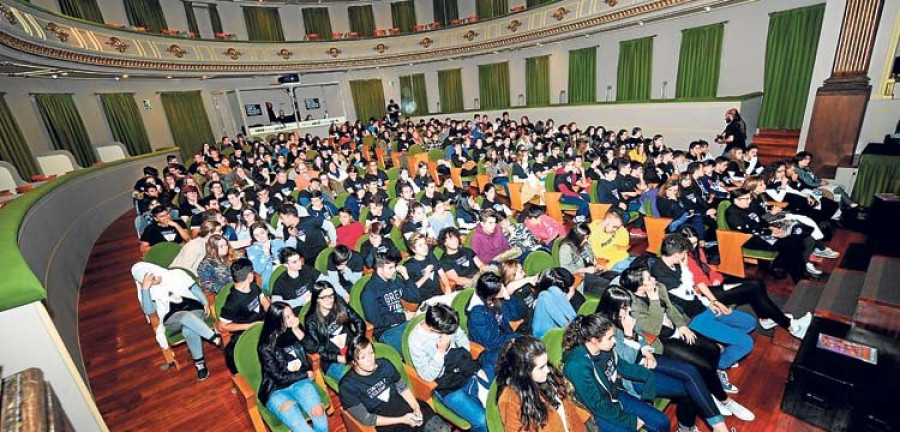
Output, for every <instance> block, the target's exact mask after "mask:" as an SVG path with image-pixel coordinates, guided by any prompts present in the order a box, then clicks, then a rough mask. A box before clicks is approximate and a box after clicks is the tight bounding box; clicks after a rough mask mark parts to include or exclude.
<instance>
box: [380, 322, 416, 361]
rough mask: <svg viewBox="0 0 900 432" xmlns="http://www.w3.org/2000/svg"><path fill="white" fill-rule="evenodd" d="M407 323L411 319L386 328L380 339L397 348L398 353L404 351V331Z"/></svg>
mask: <svg viewBox="0 0 900 432" xmlns="http://www.w3.org/2000/svg"><path fill="white" fill-rule="evenodd" d="M407 324H409V321H405V322H402V323H400V324H398V325H395V326H393V327H391V328H389V329H387V330H385V331H384V333H382V334H381V337H380V338H378V339H379V340H380V341H381V343H384V344H388V345H389V346H390V347H391V348H393V349H395V350H397V352H398V353H402V352H403V331H404V330H406V326H407Z"/></svg>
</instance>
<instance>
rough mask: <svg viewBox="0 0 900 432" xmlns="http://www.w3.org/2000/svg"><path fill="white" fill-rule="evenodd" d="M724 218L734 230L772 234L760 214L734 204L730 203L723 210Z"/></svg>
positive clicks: (758, 234)
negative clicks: (726, 208)
mask: <svg viewBox="0 0 900 432" xmlns="http://www.w3.org/2000/svg"><path fill="white" fill-rule="evenodd" d="M725 220H726V221H727V222H728V226H729V227H730V228H731V229H733V230H735V231H740V232H742V233H747V234H753V235H756V236H763V237H765V236H768V235H771V234H772V230H771V229H770V228H769V223H768V222H766V221H765V220H764V219H763V218H762V217H761V215H759V214H757V213H755V212H752V211H750V210H749V209H742V208H740V207H738V206H736V205H731V206H729V207H728V210H725Z"/></svg>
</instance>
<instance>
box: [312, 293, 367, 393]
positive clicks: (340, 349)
mask: <svg viewBox="0 0 900 432" xmlns="http://www.w3.org/2000/svg"><path fill="white" fill-rule="evenodd" d="M310 292H311V293H312V299H311V300H310V307H309V310H308V311H307V312H306V316H305V317H304V324H305V325H304V327H305V328H306V333H307V335H308V337H309V338H311V339H312V341H313V343H314V344H315V347H316V352H318V353H319V358H320V359H321V360H320V361H321V364H322V370H323V371H324V372H325V374H326V375H328V376H330V377H332V378H334V379H336V380H340V379H341V377H343V376H344V372H345V371H346V369H347V366H348V365H349V364H350V362H349V361H347V343H348V342H349V341H350V339H353V337H354V336H357V335H361V334H363V333H364V332H365V331H366V323H365V322H364V321H363V319H362V318H361V317H360V316H359V314H357V313H356V311H354V310H353V309H352V308H350V306H349V305H348V304H347V302H346V301H345V300H344V299H343V297H341V296H339V295H337V292H336V291H335V289H334V287H333V286H332V285H331V283H329V282H328V281H318V282H316V283H315V284H313V286H312V288H311V289H310Z"/></svg>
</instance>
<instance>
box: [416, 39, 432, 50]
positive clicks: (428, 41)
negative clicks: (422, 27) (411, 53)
mask: <svg viewBox="0 0 900 432" xmlns="http://www.w3.org/2000/svg"><path fill="white" fill-rule="evenodd" d="M432 43H434V40H432V39H431V38H430V37H428V36H425V37H424V38H422V40H421V41H419V45H422V48H426V49H427V48H428V47H430V46H431V44H432Z"/></svg>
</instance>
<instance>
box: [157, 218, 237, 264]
mask: <svg viewBox="0 0 900 432" xmlns="http://www.w3.org/2000/svg"><path fill="white" fill-rule="evenodd" d="M215 234H219V235H221V234H222V225H220V224H219V223H218V222H216V221H214V220H207V221H204V222H203V223H202V224H201V225H200V229H199V230H198V231H197V233H196V235H195V236H194V238H193V239H191V240H189V241H188V242H187V243H185V244H184V245H183V246H181V250H179V251H178V255H175V259H173V260H172V262H171V263H170V264H169V268H179V269H183V270H187V271H188V272H190V273H191V274H192V275H195V276H196V275H197V271H198V270H197V269H198V268H199V266H200V262H201V261H203V258H205V257H206V255H207V253H206V251H207V245H208V242H209V238H210V237H212V236H213V235H215ZM225 241H226V242H228V240H227V239H226V240H225ZM229 277H230V276H229Z"/></svg>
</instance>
